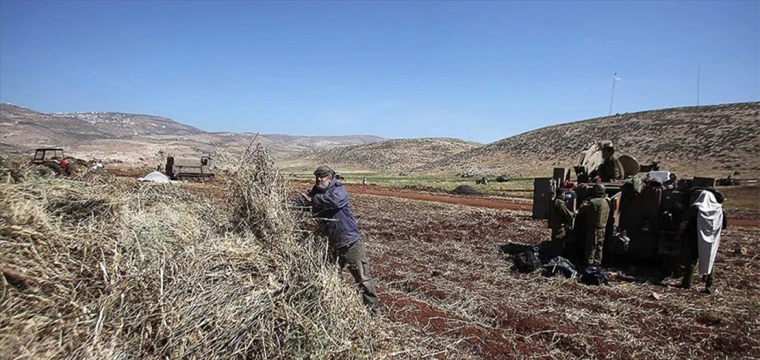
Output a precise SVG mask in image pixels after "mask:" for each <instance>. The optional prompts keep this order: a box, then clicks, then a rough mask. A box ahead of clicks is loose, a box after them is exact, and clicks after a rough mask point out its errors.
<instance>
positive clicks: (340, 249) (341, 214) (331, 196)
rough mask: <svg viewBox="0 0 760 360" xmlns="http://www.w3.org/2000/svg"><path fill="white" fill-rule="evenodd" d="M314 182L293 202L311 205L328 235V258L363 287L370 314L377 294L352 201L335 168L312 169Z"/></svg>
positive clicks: (363, 295)
mask: <svg viewBox="0 0 760 360" xmlns="http://www.w3.org/2000/svg"><path fill="white" fill-rule="evenodd" d="M314 176H315V178H316V179H315V185H314V187H312V188H311V190H309V192H308V193H306V194H304V193H301V196H299V197H298V198H297V199H296V203H297V204H298V205H301V206H305V205H311V211H312V214H313V215H314V216H315V217H317V218H320V219H321V220H320V221H321V230H322V234H323V235H325V236H327V239H328V243H329V246H330V253H331V258H332V260H333V261H335V260H337V261H338V264H339V266H340V270H343V268H344V267H346V266H348V270H349V271H350V272H351V275H352V276H353V277H354V280H356V283H357V284H358V285H359V287H360V288H361V290H362V300H363V301H364V304H365V305H366V306H367V307H368V308H369V310H370V312H371V313H372V314H375V313H376V311H377V303H378V297H377V293H376V292H375V283H374V281H373V280H372V277H371V276H370V274H369V259H368V258H367V254H366V252H365V250H364V243H363V242H362V240H361V234H360V233H359V227H358V226H357V225H356V219H354V215H353V214H351V203H350V202H349V200H348V193H346V189H345V188H343V184H341V183H340V181H338V180H337V179H334V178H335V172H334V171H333V170H332V169H330V168H329V167H327V166H325V165H322V166H320V167H318V168H317V170H316V171H314Z"/></svg>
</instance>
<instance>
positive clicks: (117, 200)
mask: <svg viewBox="0 0 760 360" xmlns="http://www.w3.org/2000/svg"><path fill="white" fill-rule="evenodd" d="M260 150H261V149H257V150H256V151H252V152H247V153H246V155H245V156H244V158H243V159H242V160H241V161H240V163H239V166H238V168H237V169H236V171H235V172H233V173H232V174H231V176H230V177H229V178H228V179H226V181H227V192H226V194H225V195H224V196H225V197H226V199H225V201H223V202H220V201H218V200H216V199H210V198H204V197H202V196H199V195H197V194H193V193H189V192H188V191H187V190H186V189H185V188H182V187H166V188H164V187H154V186H151V187H144V186H139V184H137V183H135V182H134V181H126V180H124V179H118V178H115V177H105V176H103V177H94V178H92V179H91V180H90V181H89V182H85V181H71V180H69V179H61V178H25V179H24V180H23V181H22V182H19V183H12V184H0V209H4V210H3V211H0V240H2V241H0V264H2V269H0V284H3V299H2V300H3V306H2V307H0V328H2V329H3V331H2V332H0V347H2V349H3V356H4V357H8V358H17V357H24V358H71V359H113V358H146V359H157V358H172V359H174V358H190V359H201V358H202V359H207V358H208V359H210V358H248V359H281V358H288V359H291V358H298V359H301V358H319V359H326V358H329V359H355V358H382V357H385V356H384V355H387V354H389V353H392V352H398V351H399V350H400V349H402V351H403V352H404V353H406V354H409V356H410V357H412V358H420V357H423V355H425V354H426V353H427V352H428V351H427V350H426V349H425V348H424V346H423V345H419V343H421V342H420V341H419V340H418V339H415V336H414V333H413V330H412V329H410V328H406V327H401V326H399V325H391V323H389V322H382V321H378V322H373V321H372V320H371V319H370V317H369V315H368V313H367V311H366V309H365V308H364V306H363V304H362V303H361V297H360V296H358V295H357V294H356V292H355V289H354V286H353V285H354V284H352V283H350V282H345V281H343V280H342V279H341V277H339V276H338V275H337V272H336V271H335V269H334V268H333V267H332V266H331V265H330V264H329V263H327V262H326V261H324V260H325V259H326V257H327V256H326V255H327V254H326V250H325V247H324V246H323V244H324V242H323V241H322V240H320V239H319V238H317V237H316V236H315V235H314V234H313V233H311V232H308V231H305V230H304V224H305V223H308V221H307V219H301V218H299V216H297V215H296V214H294V213H292V212H290V211H289V210H287V206H285V202H284V201H285V200H286V194H287V192H286V189H287V188H286V184H285V183H284V182H283V181H282V179H281V177H280V176H279V174H278V172H277V170H276V169H275V168H274V167H272V166H271V165H272V164H273V162H272V161H271V158H269V157H268V156H267V155H266V154H265V153H264V152H263V151H260ZM220 203H221V204H220ZM308 220H310V218H309V219H308ZM6 284H7V285H6ZM381 301H382V299H381ZM399 339H401V341H399Z"/></svg>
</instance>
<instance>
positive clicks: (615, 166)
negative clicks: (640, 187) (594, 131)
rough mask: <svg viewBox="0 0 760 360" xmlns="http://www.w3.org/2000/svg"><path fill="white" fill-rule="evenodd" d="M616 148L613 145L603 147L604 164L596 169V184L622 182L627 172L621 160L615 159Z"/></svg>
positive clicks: (608, 144)
mask: <svg viewBox="0 0 760 360" xmlns="http://www.w3.org/2000/svg"><path fill="white" fill-rule="evenodd" d="M614 154H615V147H614V146H613V145H612V144H611V143H607V144H604V145H603V146H602V159H603V160H602V163H601V164H599V166H598V167H597V168H596V178H595V179H594V181H595V182H599V181H601V182H612V181H615V180H622V179H623V175H624V174H625V170H624V169H623V164H621V163H620V160H618V159H617V157H615V155H614Z"/></svg>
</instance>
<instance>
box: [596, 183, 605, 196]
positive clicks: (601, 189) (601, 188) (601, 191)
mask: <svg viewBox="0 0 760 360" xmlns="http://www.w3.org/2000/svg"><path fill="white" fill-rule="evenodd" d="M606 192H607V189H605V188H604V185H602V184H594V196H595V197H603V196H604V195H605V193H606Z"/></svg>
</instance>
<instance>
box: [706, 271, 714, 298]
mask: <svg viewBox="0 0 760 360" xmlns="http://www.w3.org/2000/svg"><path fill="white" fill-rule="evenodd" d="M714 292H715V289H713V274H712V273H710V274H708V275H707V278H706V279H705V293H707V294H708V295H710V294H712V293H714Z"/></svg>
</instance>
